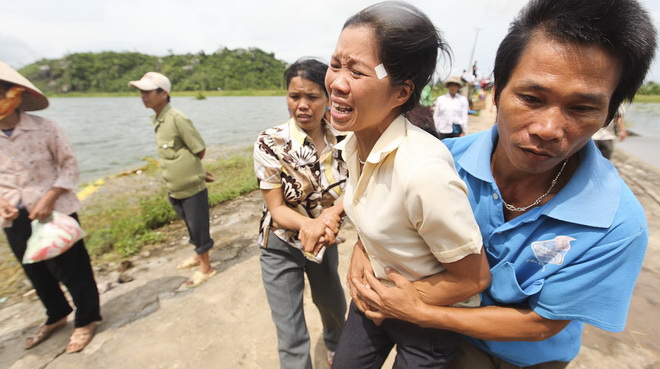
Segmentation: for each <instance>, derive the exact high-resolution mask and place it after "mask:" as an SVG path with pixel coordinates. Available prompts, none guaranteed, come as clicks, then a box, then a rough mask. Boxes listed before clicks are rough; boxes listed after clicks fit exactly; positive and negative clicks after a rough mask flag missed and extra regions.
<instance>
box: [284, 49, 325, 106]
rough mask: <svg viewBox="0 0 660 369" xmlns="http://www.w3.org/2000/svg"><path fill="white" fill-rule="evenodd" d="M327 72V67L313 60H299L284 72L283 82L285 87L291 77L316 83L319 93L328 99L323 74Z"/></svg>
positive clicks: (287, 85)
mask: <svg viewBox="0 0 660 369" xmlns="http://www.w3.org/2000/svg"><path fill="white" fill-rule="evenodd" d="M327 71H328V65H327V64H325V63H323V62H321V61H318V60H316V59H313V58H301V59H298V60H296V62H295V63H293V64H291V65H290V66H289V67H288V68H287V69H286V70H285V71H284V81H285V82H286V87H287V88H289V83H291V80H292V79H293V77H302V78H304V79H306V80H308V81H312V82H314V83H316V84H317V85H318V86H319V88H320V89H321V91H323V93H325V97H328V91H327V90H326V89H325V72H327Z"/></svg>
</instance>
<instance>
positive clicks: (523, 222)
mask: <svg viewBox="0 0 660 369" xmlns="http://www.w3.org/2000/svg"><path fill="white" fill-rule="evenodd" d="M497 137H498V134H497V126H494V127H493V128H492V129H491V130H488V131H484V132H480V133H476V134H472V135H467V136H464V137H461V138H456V139H447V140H444V141H443V142H444V143H445V144H446V145H447V147H448V148H449V150H450V151H451V153H452V155H453V156H454V161H455V163H456V169H457V170H458V173H459V175H460V177H461V179H463V181H465V183H466V184H467V186H468V189H469V200H470V204H471V205H472V210H473V211H474V215H475V218H476V220H477V223H478V224H479V227H480V229H481V234H482V236H483V240H484V246H485V247H486V251H487V254H488V261H489V263H490V266H491V273H492V284H491V286H490V287H488V289H487V290H486V291H484V293H482V305H484V306H488V305H512V304H513V305H515V304H522V305H523V306H529V307H530V308H531V309H533V310H534V311H535V312H536V313H537V314H539V315H540V316H542V317H545V318H548V319H553V320H571V322H570V323H569V324H568V325H567V326H566V328H564V329H563V330H562V331H561V332H559V333H558V334H557V335H555V336H553V337H551V338H549V339H547V340H544V341H540V342H522V341H521V342H495V341H484V340H477V339H473V338H468V339H469V340H470V342H472V343H473V344H474V345H476V346H477V347H479V348H480V349H482V350H484V351H486V352H489V353H491V354H493V355H494V356H496V357H499V358H501V359H503V360H505V361H508V362H510V363H513V364H515V365H518V366H529V365H535V364H538V363H543V362H547V361H555V360H557V361H570V360H572V359H573V358H574V357H575V356H576V355H577V354H578V351H579V350H580V345H581V336H582V329H583V325H584V323H588V324H591V325H593V326H596V327H598V328H601V329H605V330H608V331H612V332H619V331H622V330H623V328H624V327H625V323H626V315H627V312H628V306H629V303H630V298H631V296H632V293H633V288H634V285H635V281H636V280H637V276H638V274H639V271H640V269H641V266H642V260H643V259H644V253H645V251H646V245H647V243H648V226H647V224H646V219H645V217H644V210H643V209H642V206H641V205H640V203H639V202H638V201H637V199H636V198H635V196H634V195H633V193H632V191H631V190H630V189H629V188H628V186H626V184H625V183H624V182H623V180H622V179H621V177H619V175H618V173H617V171H616V169H615V168H614V166H612V164H611V163H610V162H609V161H608V160H607V159H605V158H603V157H602V155H600V153H599V152H598V149H597V148H596V146H595V145H594V143H593V142H592V141H589V143H588V144H587V145H585V147H584V148H582V149H581V150H580V151H579V152H578V155H579V158H580V164H579V166H578V168H577V170H576V171H575V173H574V174H573V176H572V177H571V179H570V181H569V182H568V183H567V184H566V186H565V187H564V188H562V190H561V191H560V192H559V193H557V194H556V195H555V196H554V197H553V198H552V199H551V200H550V201H548V202H547V203H546V204H545V205H543V206H538V207H535V208H532V209H531V210H530V211H528V212H526V213H524V214H522V215H520V216H518V217H516V218H514V219H512V220H510V221H508V222H507V221H505V219H504V211H503V204H502V200H501V194H500V190H499V189H498V187H497V184H496V183H495V181H494V179H493V174H492V172H491V170H490V158H491V154H492V152H493V150H494V147H495V144H496V143H497Z"/></svg>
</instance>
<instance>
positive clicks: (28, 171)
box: [0, 61, 101, 353]
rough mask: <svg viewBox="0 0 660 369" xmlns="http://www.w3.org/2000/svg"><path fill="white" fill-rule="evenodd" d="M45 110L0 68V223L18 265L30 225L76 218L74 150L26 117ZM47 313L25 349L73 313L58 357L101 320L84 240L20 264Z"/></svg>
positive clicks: (59, 134)
mask: <svg viewBox="0 0 660 369" xmlns="http://www.w3.org/2000/svg"><path fill="white" fill-rule="evenodd" d="M46 107H48V99H47V98H46V96H45V95H44V94H43V93H42V92H41V91H40V90H39V89H38V88H37V87H35V86H34V85H33V84H32V83H31V82H30V81H29V80H27V79H26V78H25V77H23V76H22V75H20V74H19V73H18V72H17V71H15V70H14V69H12V68H11V67H10V66H8V65H7V64H5V63H3V62H1V61H0V223H2V227H3V229H4V232H5V235H6V236H7V241H8V243H9V246H10V247H11V249H12V251H13V253H14V255H15V256H16V258H17V259H18V261H19V262H20V261H21V260H23V256H24V254H25V250H26V248H27V241H28V239H29V238H30V236H31V235H32V228H31V222H32V221H33V220H36V219H37V220H39V221H45V220H47V219H48V218H49V217H50V216H51V214H52V213H53V211H58V212H60V213H63V214H68V215H70V216H71V217H73V218H74V219H76V220H77V219H78V216H77V213H76V212H77V211H78V209H80V202H79V201H78V198H77V197H76V194H75V192H74V191H75V189H76V186H77V183H78V177H79V170H78V164H77V162H76V157H75V155H74V152H73V147H72V146H71V143H70V142H69V140H68V139H67V137H66V135H65V134H64V132H63V131H62V129H61V128H60V127H59V125H57V123H55V122H54V121H52V120H50V119H46V118H42V117H39V116H36V115H32V114H28V113H26V111H35V110H42V109H45V108H46ZM22 267H23V271H24V272H25V274H26V275H27V277H28V278H29V279H30V281H31V282H32V285H33V286H34V289H35V290H36V292H37V295H38V296H39V299H41V302H42V303H43V305H44V307H45V308H46V316H47V319H46V322H45V323H44V324H43V325H41V326H40V327H39V328H38V329H37V330H36V331H35V332H34V333H32V334H31V335H29V336H28V338H27V340H26V341H25V346H24V347H25V349H31V348H32V347H34V346H36V345H38V344H39V343H41V342H43V341H44V340H46V339H47V338H48V337H50V336H51V335H52V334H53V333H54V332H55V331H57V330H58V329H60V328H62V327H63V326H65V325H66V321H67V316H68V315H69V314H70V313H71V312H72V311H73V309H72V308H71V306H70V305H69V303H68V302H67V299H66V297H65V295H64V293H63V292H62V289H61V288H60V285H59V283H60V282H61V283H63V284H64V285H65V286H66V287H67V289H68V291H69V293H70V294H71V297H72V299H73V303H74V305H75V306H76V314H75V319H74V326H75V328H74V330H73V333H72V334H71V338H70V340H69V343H68V344H67V347H66V349H65V352H67V353H73V352H78V351H80V350H82V349H83V348H85V346H87V344H88V343H89V342H90V341H91V339H92V337H93V336H94V333H95V331H96V327H97V326H98V324H99V322H100V321H101V314H100V304H99V294H98V289H97V287H96V281H95V280H94V273H93V271H92V266H91V263H90V259H89V254H88V253H87V249H86V248H85V243H84V241H83V240H79V241H78V242H76V243H75V244H74V245H73V246H72V247H71V248H70V249H69V250H67V251H65V252H64V253H62V254H60V255H59V256H56V257H54V258H52V259H48V260H44V261H39V262H35V263H32V264H22Z"/></svg>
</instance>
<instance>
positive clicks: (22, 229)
mask: <svg viewBox="0 0 660 369" xmlns="http://www.w3.org/2000/svg"><path fill="white" fill-rule="evenodd" d="M71 216H72V217H73V218H75V219H76V220H78V216H77V214H75V213H74V214H71ZM30 222H31V220H30V218H28V213H27V211H26V210H25V209H21V210H20V211H19V215H18V218H16V219H14V224H13V225H12V227H10V228H5V229H4V231H5V234H6V235H7V241H8V242H9V246H11V250H12V251H13V252H14V255H16V258H17V259H18V262H19V263H21V261H22V260H23V254H25V249H26V248H27V241H28V239H29V238H30V236H31V235H32V227H31V226H30ZM21 265H22V266H23V270H24V271H25V274H26V275H27V276H28V278H29V279H30V281H31V282H32V286H34V289H35V290H36V291H37V295H38V296H39V298H40V299H41V302H42V303H43V305H44V307H45V308H46V315H47V316H48V319H47V320H46V324H53V323H55V322H57V321H58V320H60V319H62V318H64V317H66V316H67V315H69V314H70V313H71V312H72V311H73V309H72V308H71V306H70V305H69V303H68V302H67V300H66V297H65V296H64V292H62V289H61V288H60V284H59V283H60V282H62V283H63V284H64V285H65V286H66V288H67V289H68V290H69V293H70V294H71V298H72V299H73V303H74V305H75V306H76V317H75V321H74V324H75V326H76V327H84V326H86V325H88V324H89V323H92V322H95V321H99V320H101V314H100V310H101V309H100V304H99V291H98V289H97V287H96V281H95V280H94V272H93V271H92V265H91V263H90V261H89V254H88V253H87V249H86V248H85V243H84V241H83V240H80V241H78V242H76V243H75V244H74V245H73V246H72V247H71V248H70V249H69V250H67V251H65V252H64V253H63V254H61V255H59V256H57V257H54V258H52V259H49V260H44V261H41V262H37V263H33V264H22V263H21Z"/></svg>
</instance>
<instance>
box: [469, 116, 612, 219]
mask: <svg viewBox="0 0 660 369" xmlns="http://www.w3.org/2000/svg"><path fill="white" fill-rule="evenodd" d="M497 138H498V133H497V125H494V126H493V127H492V128H491V129H490V131H488V132H486V133H485V134H483V135H480V137H478V138H477V139H475V141H474V142H473V143H472V145H470V147H469V148H468V149H467V150H466V152H465V154H464V155H463V156H462V157H461V158H460V159H459V160H458V162H459V164H460V166H461V167H462V168H463V169H464V170H465V171H466V172H468V173H469V174H470V175H472V176H474V177H476V178H478V179H480V180H482V181H484V182H488V183H490V184H491V186H492V187H494V188H496V187H497V185H496V184H495V183H494V182H495V181H494V179H493V173H492V172H491V170H490V158H491V154H492V152H493V150H494V148H495V144H496V142H497ZM577 155H579V158H580V163H579V165H578V168H577V169H576V171H575V173H573V176H572V177H571V179H570V180H569V182H568V183H567V184H566V186H564V188H562V189H561V191H559V193H557V195H555V196H554V197H553V198H552V199H551V200H550V201H549V202H548V203H547V204H545V205H544V206H543V207H542V209H543V210H542V212H540V213H538V212H533V211H530V212H528V213H526V214H525V215H529V216H533V214H538V215H546V216H548V217H551V218H554V219H557V220H560V221H565V222H571V223H575V224H581V225H586V226H591V227H599V228H609V227H610V226H611V225H612V222H613V221H614V217H615V215H616V211H617V208H618V206H619V198H620V197H621V191H622V188H621V181H620V180H619V177H618V175H617V172H616V169H615V168H614V166H613V165H612V164H611V163H610V162H609V161H608V160H606V159H603V158H602V157H600V153H599V152H598V149H597V148H596V145H595V144H594V143H593V141H591V140H589V142H588V143H587V144H586V145H585V146H584V147H583V148H582V149H580V151H578V153H577ZM519 218H520V217H519ZM516 219H518V218H516ZM521 220H522V219H521Z"/></svg>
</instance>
